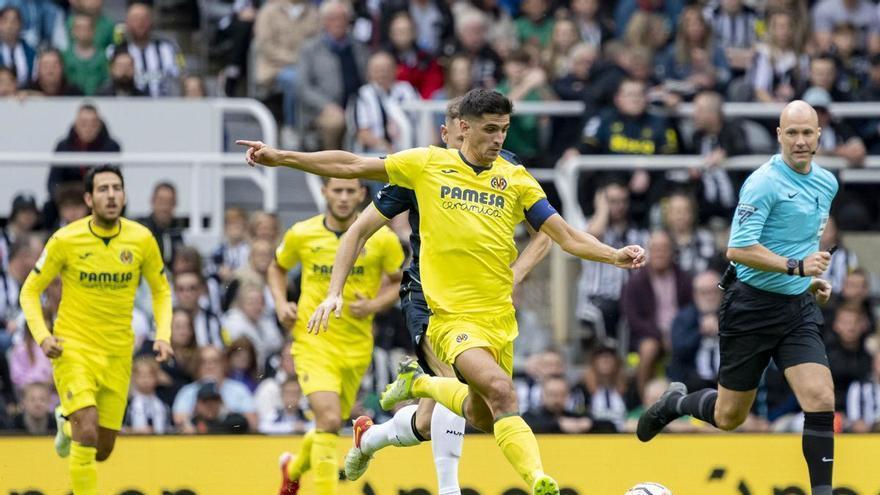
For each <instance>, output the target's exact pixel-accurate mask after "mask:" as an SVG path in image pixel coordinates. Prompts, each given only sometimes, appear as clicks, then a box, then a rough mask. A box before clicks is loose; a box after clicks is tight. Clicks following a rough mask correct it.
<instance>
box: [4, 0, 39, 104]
mask: <svg viewBox="0 0 880 495" xmlns="http://www.w3.org/2000/svg"><path fill="white" fill-rule="evenodd" d="M36 60H37V52H36V50H34V47H32V46H31V45H30V44H28V42H27V41H25V40H24V39H22V37H21V12H19V11H18V9H16V8H15V7H12V6H6V7H3V8H0V65H2V66H4V67H9V68H10V69H13V70H14V72H15V75H16V77H17V80H18V84H17V86H18V87H24V86H25V85H26V84H27V83H29V82H30V81H31V80H32V79H34V77H35V74H36V71H37V62H36Z"/></svg>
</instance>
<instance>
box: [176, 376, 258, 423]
mask: <svg viewBox="0 0 880 495" xmlns="http://www.w3.org/2000/svg"><path fill="white" fill-rule="evenodd" d="M190 426H191V427H192V429H188V430H185V431H184V432H185V433H199V434H203V433H226V434H229V433H247V431H248V422H247V419H245V417H244V416H242V415H241V414H239V413H236V412H231V411H229V410H228V409H227V408H226V407H225V405H224V404H223V394H221V393H220V387H219V386H218V385H217V383H216V382H205V383H203V384H201V385H200V386H199V391H198V393H197V394H196V405H195V409H194V411H193V417H192V420H191V425H190Z"/></svg>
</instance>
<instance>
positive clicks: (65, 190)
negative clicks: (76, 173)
mask: <svg viewBox="0 0 880 495" xmlns="http://www.w3.org/2000/svg"><path fill="white" fill-rule="evenodd" d="M83 194H84V190H83V186H82V184H79V183H76V182H67V183H61V184H59V185H58V194H57V196H58V218H56V219H55V222H54V223H52V224H47V227H49V230H50V232H55V231H56V230H58V229H60V228H61V227H64V226H65V225H69V224H71V223H73V222H75V221H77V220H79V219H80V218H85V217H86V216H88V215H89V207H88V205H86V201H85V199H84V198H83ZM43 216H44V217H45V218H49V215H48V214H44V215H43Z"/></svg>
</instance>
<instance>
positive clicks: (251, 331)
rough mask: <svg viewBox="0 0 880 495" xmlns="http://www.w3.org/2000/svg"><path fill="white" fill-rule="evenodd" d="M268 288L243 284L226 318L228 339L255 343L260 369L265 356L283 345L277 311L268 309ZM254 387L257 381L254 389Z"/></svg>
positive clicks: (256, 364) (266, 357)
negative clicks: (266, 292)
mask: <svg viewBox="0 0 880 495" xmlns="http://www.w3.org/2000/svg"><path fill="white" fill-rule="evenodd" d="M265 289H266V286H265V285H254V284H252V283H244V284H242V285H241V286H240V287H239V289H238V292H237V294H236V298H235V301H236V302H235V305H234V306H233V308H232V309H230V310H229V311H228V312H227V313H226V315H225V317H224V318H223V328H224V329H225V330H226V335H227V338H228V339H230V340H233V341H238V340H239V339H241V338H245V339H247V340H248V341H249V342H250V345H252V346H253V348H254V352H255V356H254V359H253V363H252V365H253V367H254V369H255V370H256V369H259V370H260V371H262V370H263V364H264V363H265V362H266V359H268V357H269V356H270V355H271V354H273V353H275V352H277V351H278V350H279V349H281V345H282V343H283V340H282V336H281V330H280V329H279V328H278V324H277V323H276V322H275V316H274V313H268V312H267V311H266V303H265ZM230 345H232V344H230ZM255 388H256V385H255V384H254V387H253V388H252V390H253V389H255Z"/></svg>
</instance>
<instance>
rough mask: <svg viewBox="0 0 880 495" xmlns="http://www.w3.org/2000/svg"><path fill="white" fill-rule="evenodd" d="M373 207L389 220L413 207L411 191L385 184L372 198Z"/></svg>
mask: <svg viewBox="0 0 880 495" xmlns="http://www.w3.org/2000/svg"><path fill="white" fill-rule="evenodd" d="M373 206H375V207H376V209H377V210H379V213H381V214H382V216H383V217H385V218H388V219H391V218H394V217H396V216H397V215H399V214H401V213H403V212H405V211H408V210H409V209H411V208H412V207H413V203H412V190H410V189H406V188H404V187H400V186H395V185H394V184H386V185H385V187H383V188H382V189H380V190H379V192H377V193H376V196H374V197H373Z"/></svg>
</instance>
